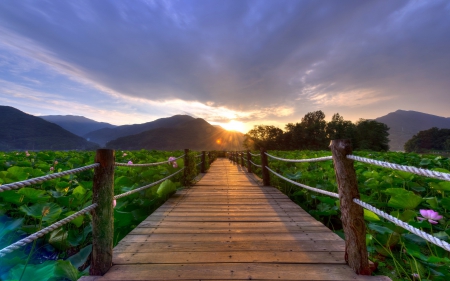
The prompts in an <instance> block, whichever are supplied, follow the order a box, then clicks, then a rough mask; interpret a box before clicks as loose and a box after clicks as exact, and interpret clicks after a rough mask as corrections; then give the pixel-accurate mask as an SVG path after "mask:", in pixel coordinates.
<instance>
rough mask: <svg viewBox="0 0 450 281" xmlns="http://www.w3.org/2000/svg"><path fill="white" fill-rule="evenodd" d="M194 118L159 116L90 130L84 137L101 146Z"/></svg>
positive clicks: (186, 116) (180, 123)
mask: <svg viewBox="0 0 450 281" xmlns="http://www.w3.org/2000/svg"><path fill="white" fill-rule="evenodd" d="M193 119H194V118H193V117H191V116H188V115H174V116H172V117H168V118H160V119H157V120H155V121H152V122H147V123H144V124H134V125H123V126H117V127H115V128H104V129H100V130H96V131H93V132H90V133H88V134H86V135H84V137H85V138H86V139H87V140H89V141H92V142H96V143H98V144H100V145H101V146H104V145H105V144H106V143H107V142H108V141H111V140H115V139H117V138H120V137H125V136H129V135H135V134H139V133H142V132H145V131H148V130H152V129H157V128H164V127H174V126H179V125H182V124H184V123H186V122H188V121H192V120H193Z"/></svg>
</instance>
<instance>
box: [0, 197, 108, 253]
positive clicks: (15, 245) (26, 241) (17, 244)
mask: <svg viewBox="0 0 450 281" xmlns="http://www.w3.org/2000/svg"><path fill="white" fill-rule="evenodd" d="M111 203H112V202H111ZM96 207H97V204H96V203H95V204H92V205H90V206H88V207H86V208H84V209H82V210H80V211H78V212H76V213H74V214H72V215H70V216H68V217H67V218H65V219H62V220H60V221H57V222H55V223H53V224H52V225H50V226H47V227H46V228H43V229H41V230H39V231H37V232H35V233H34V234H31V235H29V236H27V237H25V238H23V239H21V240H19V241H17V242H15V243H13V244H11V245H9V246H8V247H5V248H3V249H2V250H0V257H3V256H5V255H6V254H8V253H11V252H13V251H14V250H17V249H19V248H20V247H23V246H25V245H27V244H29V243H31V242H33V241H34V240H36V239H38V238H40V237H42V236H44V235H45V234H47V233H49V232H52V231H53V230H55V229H57V228H59V227H61V226H63V225H65V224H66V223H68V222H70V221H72V220H74V219H76V218H77V217H79V216H81V215H84V214H85V213H87V212H89V211H91V210H93V209H95V208H96Z"/></svg>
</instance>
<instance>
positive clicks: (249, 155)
mask: <svg viewBox="0 0 450 281" xmlns="http://www.w3.org/2000/svg"><path fill="white" fill-rule="evenodd" d="M251 159H252V155H251V154H250V150H247V172H249V173H251V172H252V164H251V163H250V160H251Z"/></svg>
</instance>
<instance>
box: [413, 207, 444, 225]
mask: <svg viewBox="0 0 450 281" xmlns="http://www.w3.org/2000/svg"><path fill="white" fill-rule="evenodd" d="M420 214H421V215H422V217H423V218H422V217H417V219H418V220H421V221H423V220H427V221H429V222H430V223H432V224H437V223H438V222H437V221H438V220H441V219H442V218H443V216H441V215H439V213H438V212H435V211H433V210H420Z"/></svg>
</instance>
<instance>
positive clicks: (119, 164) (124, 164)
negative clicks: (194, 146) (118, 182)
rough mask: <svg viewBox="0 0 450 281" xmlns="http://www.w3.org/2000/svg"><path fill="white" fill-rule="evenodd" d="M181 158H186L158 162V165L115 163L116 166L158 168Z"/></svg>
mask: <svg viewBox="0 0 450 281" xmlns="http://www.w3.org/2000/svg"><path fill="white" fill-rule="evenodd" d="M181 157H184V155H181V156H179V157H177V158H175V159H174V160H172V161H163V162H156V163H146V164H128V163H114V165H116V166H128V167H150V166H158V165H162V164H170V162H173V161H175V160H178V159H180V158H181Z"/></svg>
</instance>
